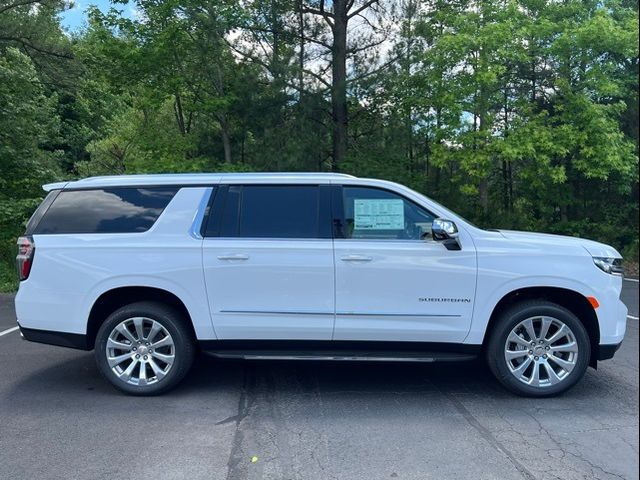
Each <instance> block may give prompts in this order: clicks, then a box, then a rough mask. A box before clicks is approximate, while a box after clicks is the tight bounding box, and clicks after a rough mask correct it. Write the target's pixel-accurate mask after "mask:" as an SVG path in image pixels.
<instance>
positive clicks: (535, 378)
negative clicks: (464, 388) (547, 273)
mask: <svg viewBox="0 0 640 480" xmlns="http://www.w3.org/2000/svg"><path fill="white" fill-rule="evenodd" d="M590 356H591V344H590V342H589V335H588V334H587V331H586V330H585V328H584V325H583V324H582V323H581V322H580V320H579V319H578V318H577V317H576V316H575V315H574V314H573V313H571V312H570V311H569V310H567V309H566V308H563V307H561V306H559V305H556V304H554V303H551V302H547V301H529V302H523V303H520V304H517V305H516V306H514V307H512V308H511V309H509V310H508V311H506V312H504V314H502V315H501V317H500V318H499V319H498V322H497V323H496V325H495V328H494V329H493V332H492V334H491V337H490V339H489V343H488V345H487V361H488V364H489V368H490V369H491V371H492V372H493V374H494V375H495V377H496V378H497V379H498V381H500V383H502V385H504V386H505V387H506V388H507V389H509V390H511V391H512V392H514V393H516V394H518V395H523V396H529V397H549V396H553V395H558V394H560V393H562V392H565V391H566V390H568V389H569V388H571V387H573V386H574V385H575V384H576V383H577V382H578V381H579V380H580V379H581V378H582V376H583V375H584V373H585V371H586V369H587V367H588V365H589V359H590Z"/></svg>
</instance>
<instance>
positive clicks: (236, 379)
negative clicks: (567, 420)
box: [3, 352, 626, 409]
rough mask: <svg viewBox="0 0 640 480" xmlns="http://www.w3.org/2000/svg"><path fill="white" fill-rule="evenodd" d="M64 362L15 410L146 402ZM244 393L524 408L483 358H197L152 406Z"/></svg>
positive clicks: (606, 385) (78, 356)
mask: <svg viewBox="0 0 640 480" xmlns="http://www.w3.org/2000/svg"><path fill="white" fill-rule="evenodd" d="M52 357H53V355H52ZM65 357H66V358H61V359H60V360H59V361H49V363H48V364H47V365H46V366H45V367H42V368H39V369H33V370H31V371H29V372H28V373H25V374H24V375H23V376H18V377H17V378H14V379H13V380H11V381H10V382H9V384H10V385H9V389H8V390H7V396H8V398H7V399H8V400H10V402H9V403H10V405H12V406H13V407H12V408H18V409H19V408H20V406H21V405H22V404H23V402H25V401H26V402H27V403H30V404H33V403H34V402H36V403H39V404H41V405H42V406H43V407H45V406H46V405H47V402H49V401H50V399H51V398H52V397H56V398H57V397H61V396H64V397H66V398H73V402H74V403H77V402H80V403H82V402H84V401H89V402H95V401H99V400H107V399H112V398H113V397H121V399H122V400H123V401H124V399H130V400H129V401H132V402H136V403H137V402H144V401H145V399H144V398H141V397H129V396H126V395H124V394H122V393H120V392H118V391H117V390H115V389H114V388H113V387H112V386H111V385H110V384H109V383H108V382H107V381H106V380H105V379H104V378H102V376H101V375H100V373H99V371H98V369H97V367H96V366H95V362H94V359H93V355H92V353H90V352H71V353H66V354H65ZM49 360H52V358H51V357H49ZM621 387H624V386H621V385H616V384H615V378H610V377H609V376H606V375H601V374H600V373H595V372H593V373H591V372H588V373H587V375H586V378H585V379H583V381H582V382H581V383H579V384H578V385H577V386H576V387H575V388H573V389H572V390H570V391H569V392H567V393H566V394H565V395H563V396H562V397H561V398H564V399H569V400H576V399H583V400H588V399H593V398H594V397H598V396H602V395H603V394H606V393H610V394H611V393H612V390H617V391H618V394H619V393H620V392H619V390H620V388H621ZM625 389H626V388H625ZM243 393H244V394H248V395H252V396H256V395H261V394H268V395H270V396H273V395H277V396H282V397H287V396H295V395H319V394H322V395H323V398H324V399H325V402H331V401H332V400H338V401H339V400H340V396H341V395H348V396H349V397H354V396H355V397H359V398H365V399H366V398H379V397H380V396H383V395H385V394H393V395H394V396H395V398H394V402H399V401H401V400H399V399H398V398H402V397H404V398H410V397H415V396H425V395H435V396H443V395H444V396H450V395H465V396H469V395H471V396H475V397H478V398H483V397H484V398H487V399H494V400H498V399H501V400H507V401H508V400H509V399H513V400H516V399H517V400H518V401H527V399H520V398H519V397H516V396H514V395H513V394H511V393H509V392H507V391H506V390H504V389H503V388H502V387H501V386H500V385H499V384H498V383H497V381H496V380H495V379H494V378H493V376H492V375H491V373H490V372H489V371H488V368H487V367H486V364H485V363H484V361H482V360H480V359H478V360H474V361H466V362H451V363H444V362H443V363H408V362H407V363H404V362H393V363H382V362H328V361H243V360H221V359H216V358H214V357H211V356H208V355H205V354H200V355H198V357H197V359H196V362H195V363H194V366H193V368H192V370H191V371H190V373H189V374H188V376H187V377H186V378H185V380H184V381H183V382H182V383H181V384H180V385H179V386H178V387H177V388H176V389H175V390H173V391H171V392H168V393H166V394H164V395H162V396H160V397H154V398H155V399H156V400H154V402H163V401H165V400H162V399H166V400H168V401H172V400H179V399H186V398H189V399H195V400H197V399H198V398H200V397H202V398H204V397H206V398H211V397H215V396H216V395H224V396H225V397H228V396H229V395H232V396H233V397H234V398H237V396H238V395H241V394H243ZM38 399H39V400H38ZM147 401H148V400H147ZM528 401H536V400H528ZM538 401H539V400H538ZM3 403H5V402H3Z"/></svg>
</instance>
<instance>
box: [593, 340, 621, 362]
mask: <svg viewBox="0 0 640 480" xmlns="http://www.w3.org/2000/svg"><path fill="white" fill-rule="evenodd" d="M621 345H622V342H620V343H613V344H611V345H599V346H598V360H609V359H610V358H613V356H614V355H615V354H616V352H617V351H618V350H620V346H621Z"/></svg>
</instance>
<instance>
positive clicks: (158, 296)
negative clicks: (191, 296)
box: [87, 286, 196, 348]
mask: <svg viewBox="0 0 640 480" xmlns="http://www.w3.org/2000/svg"><path fill="white" fill-rule="evenodd" d="M141 301H150V302H158V303H162V304H164V305H169V306H170V307H172V308H174V309H176V310H177V311H178V312H180V314H181V317H182V318H183V319H184V323H185V326H186V327H187V328H188V329H189V330H190V331H191V334H192V335H193V337H194V338H196V333H195V330H194V327H193V320H192V317H191V314H190V313H189V310H188V309H187V307H186V305H185V304H184V302H183V301H182V300H181V299H180V298H179V297H178V296H177V295H175V294H174V293H171V292H169V291H167V290H164V289H162V288H157V287H148V286H126V287H116V288H112V289H110V290H107V291H105V292H103V293H102V294H101V295H100V296H99V297H98V298H97V299H96V300H95V302H94V303H93V305H92V306H91V310H90V312H89V317H88V320H87V345H88V346H89V347H91V348H93V345H94V343H95V340H96V335H97V333H98V330H99V329H100V325H102V323H103V322H104V321H105V320H106V319H107V317H108V316H109V315H111V314H112V313H113V312H115V311H116V310H117V309H118V308H120V307H122V306H124V305H128V304H130V303H135V302H141Z"/></svg>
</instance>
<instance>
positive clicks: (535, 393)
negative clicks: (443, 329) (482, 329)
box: [487, 302, 591, 397]
mask: <svg viewBox="0 0 640 480" xmlns="http://www.w3.org/2000/svg"><path fill="white" fill-rule="evenodd" d="M536 316H548V317H554V318H556V319H558V320H560V321H561V322H563V323H564V324H566V325H567V327H569V328H570V329H571V331H572V332H573V335H574V336H575V338H576V343H577V344H578V359H577V362H576V365H575V367H574V368H573V370H572V371H571V373H570V374H569V376H568V377H567V378H566V379H564V380H563V381H562V382H560V383H558V384H556V385H552V386H548V387H532V386H529V385H525V384H524V383H522V382H521V381H520V380H518V379H517V378H515V377H514V375H513V374H512V373H511V371H510V370H509V367H508V366H507V361H506V359H505V358H504V348H505V344H506V341H507V336H508V335H509V334H510V333H511V330H512V329H513V328H514V327H515V326H516V325H517V324H518V323H520V322H521V321H523V320H526V319H527V318H530V317H536ZM487 357H488V358H487V360H488V363H489V367H490V368H491V370H492V372H493V374H494V375H495V376H496V378H497V379H498V380H499V381H500V383H502V384H503V385H504V386H505V387H507V388H508V389H509V390H511V391H512V392H514V393H517V394H518V395H523V396H529V397H550V396H554V395H558V394H560V393H563V392H565V391H567V390H568V389H570V388H571V387H573V386H574V385H575V384H576V383H577V382H578V381H579V380H580V379H581V378H582V376H583V375H584V373H585V372H586V370H587V367H588V366H589V362H590V359H591V343H590V339H589V335H588V333H587V331H586V329H585V328H584V325H583V324H582V322H580V320H579V319H578V318H577V317H576V316H575V315H574V314H573V313H571V312H570V311H569V310H567V309H566V308H563V307H561V306H560V305H556V304H553V303H550V302H527V303H524V304H522V305H519V306H516V307H514V308H512V309H510V310H508V311H507V312H505V313H504V314H503V315H502V317H501V318H500V320H499V321H498V324H497V325H496V327H495V330H494V333H493V335H492V337H491V339H490V341H489V345H488V349H487Z"/></svg>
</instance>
